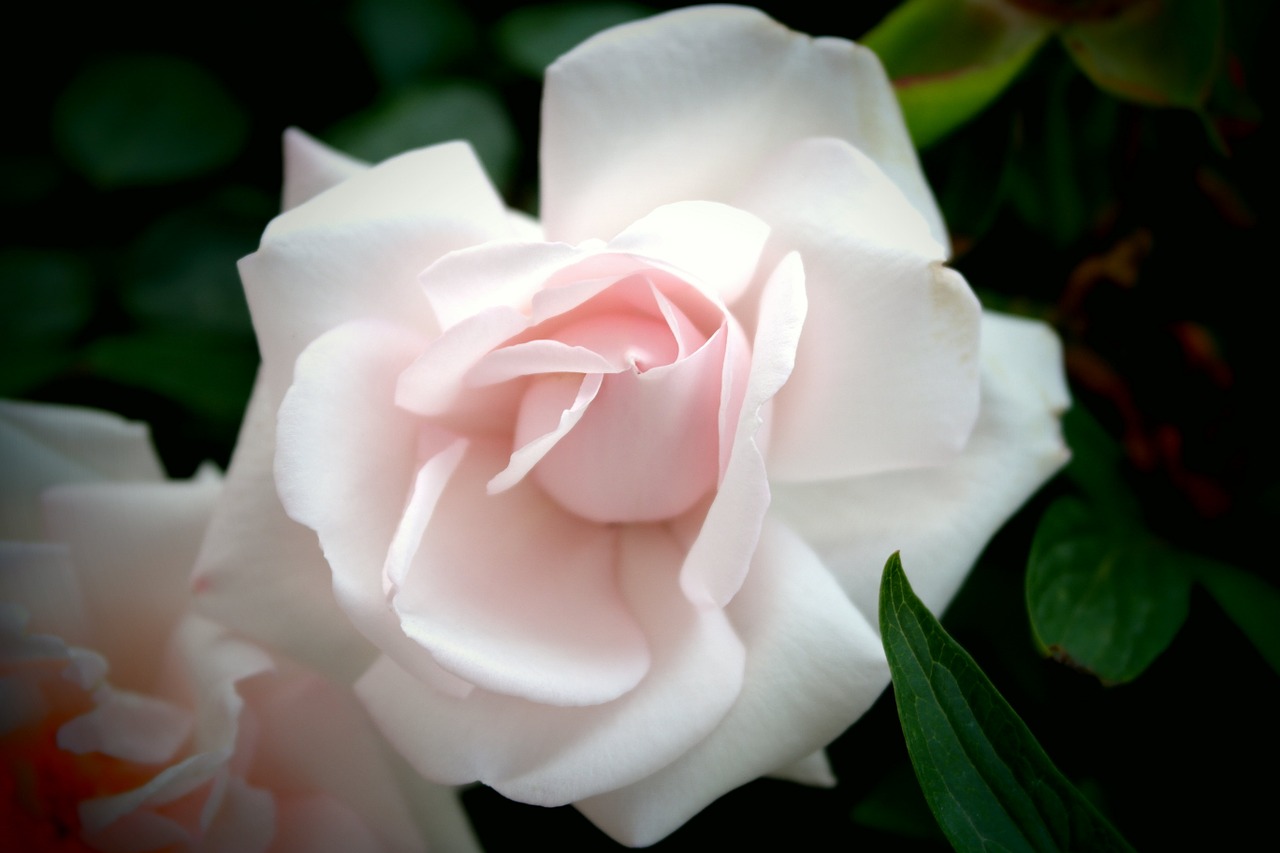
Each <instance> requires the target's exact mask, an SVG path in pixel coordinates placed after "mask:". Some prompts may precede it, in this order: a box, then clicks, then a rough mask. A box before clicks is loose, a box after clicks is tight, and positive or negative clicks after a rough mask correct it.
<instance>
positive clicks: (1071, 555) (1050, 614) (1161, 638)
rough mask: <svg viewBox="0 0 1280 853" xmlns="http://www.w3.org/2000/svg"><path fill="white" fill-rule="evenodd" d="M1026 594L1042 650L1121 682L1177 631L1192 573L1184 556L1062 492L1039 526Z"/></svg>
mask: <svg viewBox="0 0 1280 853" xmlns="http://www.w3.org/2000/svg"><path fill="white" fill-rule="evenodd" d="M1026 593H1027V612H1028V614H1029V615H1030V617H1031V628H1032V631H1033V633H1034V634H1035V638H1036V642H1037V644H1038V645H1039V646H1040V648H1041V650H1042V651H1044V652H1046V653H1048V654H1052V655H1053V656H1054V657H1055V658H1057V659H1059V660H1061V661H1063V662H1065V663H1069V664H1071V665H1072V666H1075V667H1078V668H1080V669H1083V670H1086V671H1088V672H1091V673H1093V674H1094V675H1097V676H1098V677H1099V678H1100V679H1102V680H1103V681H1104V682H1108V683H1120V682H1125V681H1131V680H1133V679H1134V678H1136V677H1137V676H1138V675H1140V674H1141V673H1142V672H1143V670H1145V669H1146V668H1147V667H1148V666H1150V664H1151V662H1152V661H1154V660H1155V659H1156V658H1157V657H1159V656H1160V653H1161V652H1163V651H1164V650H1165V649H1166V648H1168V646H1169V643H1171V642H1172V641H1173V638H1174V637H1175V636H1176V635H1177V633H1178V630H1179V629H1180V628H1181V627H1182V623H1183V622H1185V621H1186V618H1187V608H1188V606H1189V602H1190V595H1191V575H1190V572H1189V571H1188V567H1187V564H1186V555H1181V554H1179V553H1178V552H1176V551H1174V550H1173V549H1172V548H1170V547H1168V546H1166V545H1164V544H1163V543H1160V542H1159V541H1158V540H1156V539H1153V538H1151V537H1149V536H1147V535H1145V534H1143V533H1142V532H1141V531H1140V530H1139V529H1137V528H1124V527H1117V526H1108V525H1107V524H1105V523H1104V522H1103V521H1102V520H1101V519H1099V518H1098V517H1097V516H1095V515H1094V514H1093V513H1091V512H1090V511H1089V509H1088V508H1087V507H1086V506H1085V505H1084V504H1082V503H1081V502H1080V501H1077V500H1075V499H1073V498H1061V499H1059V500H1058V501H1057V502H1056V503H1054V504H1053V506H1051V507H1049V510H1048V511H1047V512H1046V513H1045V515H1044V518H1042V519H1041V521H1040V527H1039V528H1038V529H1037V530H1036V536H1035V541H1034V542H1033V543H1032V546H1031V557H1030V560H1029V562H1028V564H1027V581H1026Z"/></svg>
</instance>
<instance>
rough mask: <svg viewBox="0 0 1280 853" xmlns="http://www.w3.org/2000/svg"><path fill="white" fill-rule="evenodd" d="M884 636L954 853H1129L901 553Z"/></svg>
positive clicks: (888, 574)
mask: <svg viewBox="0 0 1280 853" xmlns="http://www.w3.org/2000/svg"><path fill="white" fill-rule="evenodd" d="M880 633H881V635H882V636H883V638H884V646H885V653H886V655H887V656H888V659H889V672H890V673H891V674H892V676H893V689H894V697H895V699H896V701H897V704H898V717H899V719H900V720H901V721H902V731H903V734H904V735H905V736H906V742H907V751H908V752H909V753H910V755H911V763H912V764H913V765H914V766H915V769H916V776H917V777H918V778H919V780H920V787H921V789H923V791H924V796H925V799H926V800H927V801H928V802H929V807H930V808H931V809H932V810H933V815H934V817H935V818H937V820H938V825H939V826H940V827H941V828H942V831H943V833H945V834H946V836H947V839H948V840H949V841H950V842H951V844H952V845H953V846H954V847H955V848H956V850H959V851H961V853H966V851H994V850H1007V851H1038V850H1043V851H1059V850H1089V851H1110V850H1131V849H1132V848H1130V847H1129V845H1128V844H1127V843H1126V842H1125V840H1124V839H1123V838H1122V837H1121V836H1120V834H1119V833H1118V832H1116V830H1115V829H1114V828H1113V827H1112V826H1111V825H1110V824H1109V823H1107V821H1106V819H1105V818H1103V817H1102V815H1101V814H1099V813H1098V811H1097V809H1096V808H1094V806H1093V805H1092V804H1091V803H1090V802H1089V801H1088V800H1087V799H1085V797H1084V796H1083V795H1082V794H1081V793H1080V792H1079V791H1077V790H1076V789H1075V787H1073V786H1072V785H1071V783H1070V782H1068V781H1067V779H1066V777H1064V776H1063V775H1062V773H1061V772H1060V771H1059V770H1058V768H1057V767H1055V766H1054V764H1053V762H1052V761H1050V760H1049V757H1048V756H1047V755H1045V752H1044V750H1043V749H1041V748H1040V744H1039V743H1037V742H1036V739H1035V737H1034V736H1032V734H1031V732H1030V731H1029V730H1028V729H1027V727H1026V724H1025V723H1023V722H1022V720H1021V719H1020V718H1019V717H1018V715H1017V714H1016V713H1015V712H1014V710H1013V709H1012V708H1011V707H1009V703H1007V702H1006V701H1005V700H1004V697H1002V696H1001V695H1000V693H999V692H998V691H997V690H996V689H995V687H994V686H992V684H991V682H990V681H989V680H987V677H986V676H985V675H984V674H983V673H982V670H981V669H979V668H978V665H977V664H976V663H974V661H973V658H971V657H969V655H968V653H966V652H965V651H964V649H962V648H961V647H960V645H959V644H958V643H956V641H955V640H953V639H951V637H950V636H948V635H947V633H946V631H944V630H943V629H942V626H941V625H939V624H938V621H937V620H936V619H935V618H934V617H933V614H931V613H930V612H929V610H928V608H926V607H925V606H924V604H923V603H922V602H921V601H920V599H919V598H917V597H916V595H915V593H914V592H912V590H911V585H910V583H908V581H907V576H906V573H905V572H904V571H903V569H902V561H901V560H900V558H899V556H898V555H897V554H896V553H895V554H894V555H893V556H891V557H890V558H889V561H888V562H887V563H886V564H885V568H884V577H883V579H882V580H881V583H880Z"/></svg>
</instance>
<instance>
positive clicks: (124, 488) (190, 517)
mask: <svg viewBox="0 0 1280 853" xmlns="http://www.w3.org/2000/svg"><path fill="white" fill-rule="evenodd" d="M220 486H221V483H220V478H219V477H217V476H216V475H213V476H206V477H199V478H196V479H193V480H189V481H186V482H164V483H82V484H73V485H65V486H57V487H54V488H51V489H49V490H48V491H46V492H45V494H44V501H43V503H44V513H45V524H46V528H47V529H48V531H49V536H50V538H51V539H53V540H54V541H57V542H62V543H66V544H67V545H68V546H69V547H70V549H71V562H72V564H73V565H74V566H75V568H76V572H77V575H78V578H79V585H80V591H81V594H82V595H83V600H84V605H85V612H86V617H87V618H88V619H89V620H90V623H91V624H92V625H93V626H94V636H93V644H92V645H93V648H94V649H95V650H96V651H98V652H101V653H102V654H103V655H105V656H106V657H107V659H108V660H110V661H112V668H111V680H112V683H113V684H115V685H117V686H118V687H122V688H125V689H131V690H147V689H149V688H150V687H151V683H152V681H153V680H154V679H155V675H156V671H157V668H158V666H159V663H160V661H159V657H158V656H157V655H156V651H155V650H156V649H158V648H163V647H164V644H165V642H166V640H167V639H168V637H169V634H170V633H171V632H172V631H173V628H174V625H175V624H176V622H177V619H178V618H179V616H180V614H181V613H182V612H183V611H184V610H185V608H186V603H187V598H188V595H189V592H188V588H189V581H188V574H187V573H188V571H189V570H190V567H191V566H192V565H193V564H194V563H195V558H196V553H197V551H198V549H199V547H200V541H201V538H202V537H203V536H204V532H205V527H206V525H207V524H208V521H209V514H210V513H211V512H212V511H213V506H214V502H215V501H216V499H217V497H218V493H219V490H220ZM139 519H146V520H147V521H146V530H147V532H146V535H145V536H140V535H139ZM140 590H145V591H146V593H145V594H146V602H147V606H146V607H138V606H137V600H138V596H139V594H140V593H139V591H140ZM125 613H128V614H129V618H128V619H122V618H121V614H125Z"/></svg>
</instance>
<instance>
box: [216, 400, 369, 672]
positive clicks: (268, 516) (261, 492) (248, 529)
mask: <svg viewBox="0 0 1280 853" xmlns="http://www.w3.org/2000/svg"><path fill="white" fill-rule="evenodd" d="M275 444H276V410H275V407H274V406H273V405H272V404H271V402H270V401H269V400H268V395H267V393H266V390H265V388H264V386H263V383H262V381H261V378H259V381H258V382H257V383H256V384H255V385H254V390H253V396H252V397H251V398H250V400H249V409H248V411H247V412H246V413H245V419H244V424H243V425H242V426H241V429H240V438H239V440H238V441H237V442H236V449H235V453H234V455H233V456H232V457H231V467H230V469H229V470H228V472H227V478H226V482H225V484H224V487H223V493H222V497H221V498H220V499H219V501H218V504H217V506H216V507H215V508H214V512H213V518H212V519H211V521H210V522H209V528H208V531H207V532H206V534H205V538H204V542H203V544H202V546H201V548H200V553H199V556H198V557H197V558H196V562H195V570H194V572H193V574H192V578H191V586H192V592H193V606H194V608H195V609H196V610H197V611H198V612H200V613H203V614H204V615H206V616H209V617H210V618H213V619H216V620H218V621H220V622H222V623H223V624H225V625H229V626H231V627H233V628H235V629H236V630H237V631H239V632H241V633H242V634H244V635H245V636H247V637H250V638H252V639H253V640H255V641H257V642H260V643H263V644H265V645H267V646H270V647H272V648H276V649H280V650H283V651H285V652H287V653H288V654H289V655H290V656H292V657H293V658H295V659H297V660H299V661H302V662H304V663H306V664H307V665H308V666H310V667H312V668H313V669H316V670H318V671H320V672H324V673H326V674H328V675H330V676H332V677H333V678H335V679H338V680H340V681H350V680H354V679H355V677H356V676H357V675H359V674H360V672H362V671H363V670H364V669H365V667H367V666H368V665H369V663H370V662H371V661H372V660H373V657H374V654H375V652H374V650H373V648H372V647H371V646H370V645H369V643H368V641H367V640H365V639H364V638H363V637H362V636H360V634H359V632H357V631H356V630H355V628H354V627H352V625H351V623H350V621H348V619H347V617H346V615H345V614H344V613H343V612H342V611H341V610H340V609H339V608H338V605H337V603H336V602H335V601H334V597H333V574H332V572H331V571H330V569H329V564H328V563H326V562H325V559H324V554H323V553H322V552H321V550H320V544H319V543H318V542H317V541H316V535H315V532H314V531H312V530H310V529H308V528H306V527H304V526H303V525H301V524H299V523H298V522H296V521H294V520H293V519H291V518H289V516H288V515H286V514H285V511H284V507H283V506H281V504H280V498H279V496H278V495H277V493H276V483H275V476H274V473H273V470H272V469H273V464H274V459H275Z"/></svg>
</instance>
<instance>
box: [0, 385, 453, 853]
mask: <svg viewBox="0 0 1280 853" xmlns="http://www.w3.org/2000/svg"><path fill="white" fill-rule="evenodd" d="M0 462H2V464H3V470H4V472H5V476H4V479H3V482H0V507H3V510H4V515H3V521H2V522H0V762H2V764H3V769H2V770H0V773H3V776H2V777H0V778H3V779H4V780H5V783H6V784H5V786H4V787H5V790H4V792H3V794H4V799H5V809H6V811H5V816H4V820H3V828H0V847H3V848H4V849H6V850H52V849H59V850H63V849H65V850H72V849H76V850H80V849H93V850H102V851H146V850H161V849H164V850H184V851H197V850H199V851H210V853H211V852H212V851H236V853H248V851H276V853H294V851H302V850H306V851H324V850H332V851H335V853H336V851H342V853H348V851H369V853H374V851H413V850H422V849H424V848H423V840H422V836H421V833H420V830H419V828H418V827H417V826H416V825H415V822H414V819H413V816H412V815H411V814H410V811H409V808H408V806H407V805H406V802H405V799H404V798H403V796H402V793H401V791H400V790H399V788H398V784H397V781H396V778H395V776H394V775H393V771H392V770H391V769H390V766H389V765H388V764H387V763H386V758H385V755H384V752H383V747H382V745H381V743H380V741H379V739H378V737H377V735H376V733H375V732H374V731H373V730H372V729H371V728H370V726H369V724H368V722H367V718H366V716H365V714H364V713H363V710H362V709H361V708H360V706H359V704H358V703H357V702H356V701H355V699H354V697H352V696H351V695H350V694H349V692H347V691H345V690H342V689H340V688H339V687H337V686H336V685H334V684H332V683H331V682H329V681H328V680H326V679H324V678H322V677H320V676H318V675H316V674H314V673H312V672H308V671H306V670H304V669H302V668H301V667H299V666H298V665H296V664H292V663H289V662H288V661H286V660H283V659H280V658H273V657H272V656H271V655H269V654H267V653H266V652H265V651H263V650H262V649H260V648H258V647H256V646H254V645H252V644H250V643H248V642H245V641H244V640H241V639H237V638H236V637H234V636H232V635H231V634H230V633H229V632H228V631H227V629H225V628H223V627H221V626H219V625H217V624H216V623H214V622H212V621H210V620H209V619H207V618H205V617H202V616H198V615H195V614H192V613H190V612H189V611H188V609H187V605H188V603H189V600H190V593H189V581H188V573H189V571H190V567H191V565H192V564H193V562H194V560H195V556H196V551H197V549H198V547H199V543H200V540H201V537H202V536H203V534H204V530H205V527H206V525H207V523H208V520H209V516H210V512H211V511H212V508H213V504H214V500H215V499H216V497H217V495H218V492H219V489H220V486H221V483H220V478H219V477H218V476H217V475H216V474H215V473H214V472H212V471H205V472H202V473H201V474H200V475H199V476H197V477H196V478H195V479H193V480H190V481H169V480H166V479H165V478H164V476H163V473H162V471H161V468H160V465H159V462H158V461H157V460H156V458H155V455H154V452H153V451H152V449H151V446H150V441H149V438H148V435H147V431H146V428H145V427H144V426H142V425H140V424H136V423H129V422H126V421H123V420H121V419H120V418H118V417H115V416H113V415H109V414H106V413H101V412H94V411H90V410H85V409H75V408H69V407H61V406H40V405H31V404H21V403H0ZM415 787H416V786H415ZM426 796H428V797H431V798H432V799H431V800H426V799H422V798H418V799H415V800H414V801H413V805H414V807H415V808H416V809H418V810H419V811H421V812H422V817H423V818H424V819H430V818H431V817H435V818H436V819H437V820H438V822H439V824H440V829H439V831H438V834H437V835H436V838H437V839H438V840H441V841H442V842H444V843H443V847H444V849H459V847H458V846H453V844H454V842H458V843H459V844H460V846H461V847H462V849H466V848H467V847H469V846H470V845H471V841H470V839H469V835H468V834H467V831H466V830H465V829H463V830H462V832H461V834H458V833H457V830H458V829H459V827H463V826H465V824H461V823H458V821H460V820H461V815H460V813H459V812H458V807H457V805H456V803H454V802H452V795H451V794H449V793H447V792H439V793H435V792H430V791H428V792H426ZM451 833H452V834H451ZM459 839H460V841H459ZM85 845H87V846H85Z"/></svg>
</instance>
